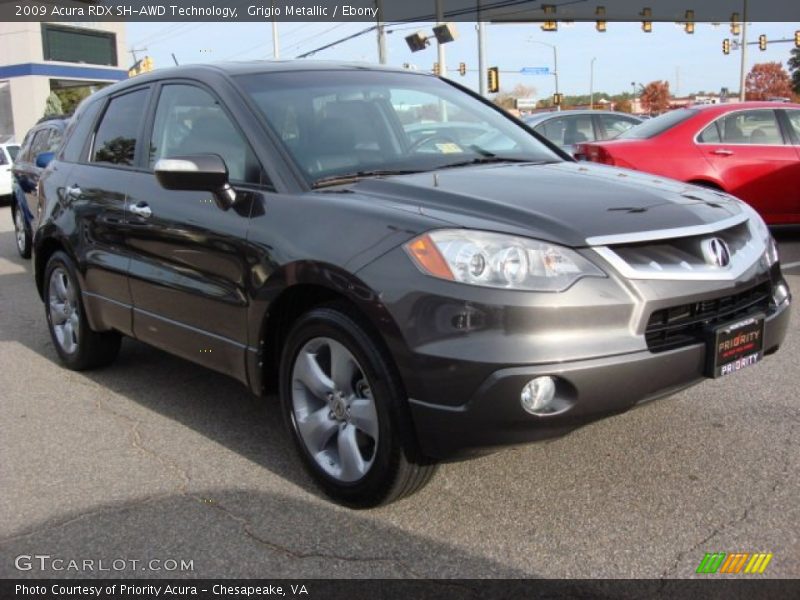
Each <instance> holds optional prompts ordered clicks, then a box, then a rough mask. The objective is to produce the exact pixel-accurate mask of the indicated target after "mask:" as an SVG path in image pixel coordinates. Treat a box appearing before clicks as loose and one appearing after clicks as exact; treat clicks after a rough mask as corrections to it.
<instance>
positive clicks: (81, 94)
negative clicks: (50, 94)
mask: <svg viewBox="0 0 800 600" xmlns="http://www.w3.org/2000/svg"><path fill="white" fill-rule="evenodd" d="M55 93H56V95H57V96H58V97H59V99H60V100H61V106H62V107H63V108H64V113H63V114H65V115H71V114H72V113H74V112H75V109H76V108H78V104H80V103H81V100H83V99H84V98H86V97H87V96H89V95H90V94H91V93H92V88H90V87H87V86H81V87H74V88H61V89H58V90H56V91H55Z"/></svg>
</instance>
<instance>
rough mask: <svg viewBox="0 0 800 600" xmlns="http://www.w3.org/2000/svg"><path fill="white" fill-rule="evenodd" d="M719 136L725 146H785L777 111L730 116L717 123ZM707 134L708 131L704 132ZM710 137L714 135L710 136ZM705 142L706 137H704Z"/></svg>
mask: <svg viewBox="0 0 800 600" xmlns="http://www.w3.org/2000/svg"><path fill="white" fill-rule="evenodd" d="M715 125H716V126H717V129H718V133H717V136H718V137H719V138H720V139H721V140H722V143H723V144H752V145H762V146H763V145H766V146H780V145H783V136H782V135H781V130H780V128H779V127H778V120H777V117H776V115H775V111H772V110H744V111H739V112H735V113H732V114H729V115H727V116H725V117H722V118H721V119H717V121H716V122H715ZM703 133H704V134H705V133H706V131H703ZM709 135H710V136H711V135H712V134H709ZM703 140H705V136H703Z"/></svg>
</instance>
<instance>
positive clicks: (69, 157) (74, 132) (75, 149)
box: [61, 101, 103, 162]
mask: <svg viewBox="0 0 800 600" xmlns="http://www.w3.org/2000/svg"><path fill="white" fill-rule="evenodd" d="M102 105H103V103H102V102H98V101H94V102H83V103H81V105H80V106H79V107H78V111H77V112H76V113H75V116H74V117H73V118H72V120H71V121H70V123H69V126H68V127H67V132H66V138H67V141H66V143H65V144H64V146H63V147H62V149H61V160H64V161H67V162H79V161H80V160H82V159H84V158H86V157H85V155H84V156H81V153H82V152H83V149H84V148H85V146H86V138H87V137H88V136H89V135H90V132H91V130H92V126H93V125H94V120H95V119H96V118H97V113H99V112H100V108H101V107H102Z"/></svg>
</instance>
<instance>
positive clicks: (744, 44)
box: [739, 0, 747, 102]
mask: <svg viewBox="0 0 800 600" xmlns="http://www.w3.org/2000/svg"><path fill="white" fill-rule="evenodd" d="M743 10H744V12H743V13H742V66H741V73H740V74H739V90H740V91H739V101H740V102H744V101H745V100H746V99H747V92H746V90H745V84H746V83H747V0H744V9H743Z"/></svg>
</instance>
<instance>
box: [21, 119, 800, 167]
mask: <svg viewBox="0 0 800 600" xmlns="http://www.w3.org/2000/svg"><path fill="white" fill-rule="evenodd" d="M786 116H787V117H789V123H791V124H792V129H794V135H795V137H796V138H797V139H798V141H800V110H787V111H786ZM12 158H13V156H12Z"/></svg>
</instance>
